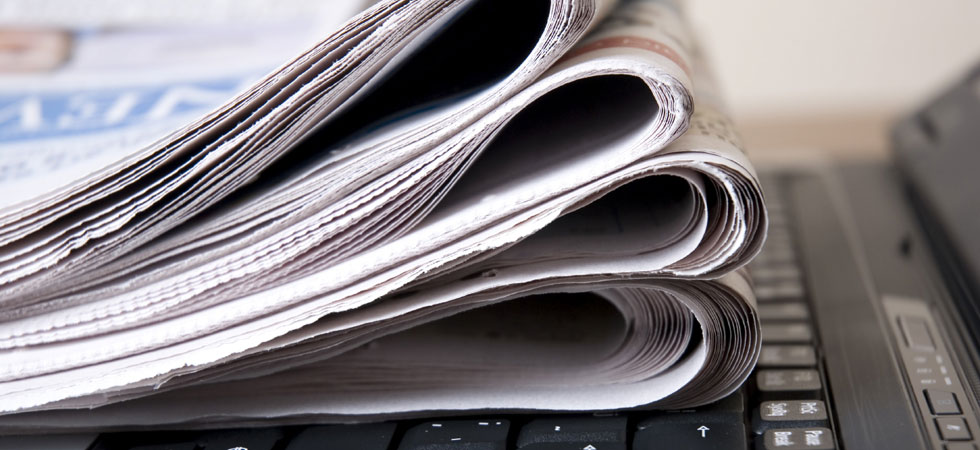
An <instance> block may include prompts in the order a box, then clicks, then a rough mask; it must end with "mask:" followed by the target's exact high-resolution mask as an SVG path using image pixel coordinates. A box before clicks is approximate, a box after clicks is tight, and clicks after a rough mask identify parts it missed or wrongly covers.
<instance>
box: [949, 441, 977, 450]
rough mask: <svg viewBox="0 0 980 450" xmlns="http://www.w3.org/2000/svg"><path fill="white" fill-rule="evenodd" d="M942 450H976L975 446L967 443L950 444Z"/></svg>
mask: <svg viewBox="0 0 980 450" xmlns="http://www.w3.org/2000/svg"><path fill="white" fill-rule="evenodd" d="M943 448H944V449H945V450H977V446H976V445H973V444H971V443H969V442H950V443H949V444H946V446H945V447H943Z"/></svg>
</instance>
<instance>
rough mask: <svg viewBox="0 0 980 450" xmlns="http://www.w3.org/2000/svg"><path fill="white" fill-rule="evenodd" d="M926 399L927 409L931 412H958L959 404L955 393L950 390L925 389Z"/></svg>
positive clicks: (940, 413)
mask: <svg viewBox="0 0 980 450" xmlns="http://www.w3.org/2000/svg"><path fill="white" fill-rule="evenodd" d="M926 401H927V402H929V409H931V410H932V413H933V414H936V415H943V414H960V404H959V403H958V402H957V401H956V394H954V393H952V392H949V391H940V390H938V389H926Z"/></svg>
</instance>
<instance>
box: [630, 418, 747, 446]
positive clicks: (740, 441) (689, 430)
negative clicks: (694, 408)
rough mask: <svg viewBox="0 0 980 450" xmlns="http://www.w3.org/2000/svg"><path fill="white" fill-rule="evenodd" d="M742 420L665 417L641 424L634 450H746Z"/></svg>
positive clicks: (638, 426) (638, 428) (635, 436)
mask: <svg viewBox="0 0 980 450" xmlns="http://www.w3.org/2000/svg"><path fill="white" fill-rule="evenodd" d="M746 441H747V438H746V430H745V424H744V423H743V421H742V418H738V419H737V420H733V419H732V418H724V417H722V416H718V415H712V414H706V415H701V414H699V413H696V412H695V413H663V414H658V415H656V416H653V417H650V418H648V419H646V420H643V421H641V422H640V423H639V424H638V425H637V429H636V433H635V434H634V435H633V449H634V450H658V449H684V450H702V449H703V450H709V449H730V450H746V449H747V448H748V447H747V443H746Z"/></svg>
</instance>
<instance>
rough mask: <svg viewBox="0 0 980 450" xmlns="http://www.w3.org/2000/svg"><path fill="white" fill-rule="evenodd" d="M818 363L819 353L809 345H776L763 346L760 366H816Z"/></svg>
mask: <svg viewBox="0 0 980 450" xmlns="http://www.w3.org/2000/svg"><path fill="white" fill-rule="evenodd" d="M816 365H817V354H816V351H814V349H813V347H812V346H809V345H774V344H767V345H763V346H762V352H761V353H760V355H759V367H767V368H771V367H814V366H816Z"/></svg>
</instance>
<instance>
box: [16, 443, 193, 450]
mask: <svg viewBox="0 0 980 450" xmlns="http://www.w3.org/2000/svg"><path fill="white" fill-rule="evenodd" d="M0 448H2V447H0ZM196 449H197V444H196V443H194V442H169V443H166V444H151V445H140V446H136V447H130V448H129V450H196Z"/></svg>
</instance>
